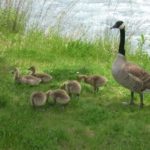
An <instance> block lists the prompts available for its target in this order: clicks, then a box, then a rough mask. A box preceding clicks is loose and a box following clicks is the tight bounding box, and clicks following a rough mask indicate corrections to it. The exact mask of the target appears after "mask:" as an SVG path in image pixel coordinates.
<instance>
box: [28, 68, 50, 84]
mask: <svg viewBox="0 0 150 150" xmlns="http://www.w3.org/2000/svg"><path fill="white" fill-rule="evenodd" d="M28 70H30V71H31V75H32V76H35V77H37V78H40V79H41V80H42V82H43V83H47V82H49V81H51V80H52V76H51V75H49V74H46V73H36V69H35V67H34V66H32V67H30V68H29V69H28Z"/></svg>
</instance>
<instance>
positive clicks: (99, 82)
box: [77, 75, 107, 92]
mask: <svg viewBox="0 0 150 150" xmlns="http://www.w3.org/2000/svg"><path fill="white" fill-rule="evenodd" d="M77 78H78V81H82V80H83V81H84V82H85V83H87V84H90V85H91V86H92V87H93V90H94V92H98V91H99V88H100V87H102V86H104V85H105V84H106V82H107V79H106V78H105V77H103V76H99V75H91V76H87V75H78V76H77Z"/></svg>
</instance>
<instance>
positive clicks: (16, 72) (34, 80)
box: [12, 68, 41, 85]
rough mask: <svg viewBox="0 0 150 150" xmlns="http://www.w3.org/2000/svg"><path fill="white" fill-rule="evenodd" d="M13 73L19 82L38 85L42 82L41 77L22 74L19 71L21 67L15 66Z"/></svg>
mask: <svg viewBox="0 0 150 150" xmlns="http://www.w3.org/2000/svg"><path fill="white" fill-rule="evenodd" d="M12 73H13V74H14V76H15V81H16V82H17V83H23V84H28V85H38V84H39V83H40V82H41V79H39V78H36V77H34V76H32V75H24V76H21V75H20V73H19V69H18V68H15V69H14V70H13V71H12Z"/></svg>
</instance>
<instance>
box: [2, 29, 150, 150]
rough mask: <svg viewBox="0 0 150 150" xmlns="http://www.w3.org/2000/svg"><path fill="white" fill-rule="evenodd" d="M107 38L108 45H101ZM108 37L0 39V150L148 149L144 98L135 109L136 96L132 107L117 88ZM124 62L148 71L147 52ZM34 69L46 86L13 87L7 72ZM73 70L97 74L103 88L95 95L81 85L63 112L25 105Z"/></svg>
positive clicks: (148, 110)
mask: <svg viewBox="0 0 150 150" xmlns="http://www.w3.org/2000/svg"><path fill="white" fill-rule="evenodd" d="M107 40H108V41H107ZM112 44H113V42H112V41H111V39H107V38H105V39H99V40H96V41H93V42H92V43H90V42H87V41H80V40H75V41H73V40H70V39H67V38H65V37H64V38H62V37H60V36H58V34H54V33H50V35H48V36H44V34H43V33H42V32H39V31H36V32H34V31H33V32H29V33H26V34H25V35H21V34H15V35H14V34H8V35H7V36H6V35H3V34H2V35H1V37H0V52H1V53H0V83H1V85H0V150H10V149H11V150H49V149H50V150H83V149H85V150H148V149H149V148H150V143H149V139H150V117H149V116H150V101H149V99H150V95H148V94H145V100H144V103H145V106H144V108H143V109H141V110H140V109H139V107H138V104H139V97H138V95H136V105H135V106H134V107H130V106H126V105H123V104H122V102H129V99H130V93H129V91H128V90H126V89H124V88H123V87H121V86H120V85H118V84H117V83H116V82H115V81H114V79H113V78H112V75H111V65H112V62H113V60H114V58H115V55H116V53H117V52H116V50H117V45H116V44H113V45H114V46H112ZM129 53H130V50H129V48H128V47H127V57H128V59H129V60H132V61H133V62H135V63H137V64H139V65H141V66H142V67H144V68H145V69H146V70H148V71H149V68H150V63H149V57H148V55H147V54H143V53H142V52H141V51H137V52H136V53H135V54H129ZM31 65H34V66H36V67H37V69H38V71H39V72H46V73H49V74H51V75H52V76H53V77H54V80H53V81H52V82H51V83H49V84H40V85H39V86H35V87H30V86H27V85H20V84H15V83H14V80H13V77H12V74H11V70H12V69H13V68H14V67H18V68H20V71H21V72H22V74H27V73H28V71H27V68H29V66H31ZM77 72H80V73H83V74H101V75H104V76H106V77H107V78H108V84H107V86H105V87H103V88H102V89H101V90H100V91H99V93H98V94H94V93H93V92H92V88H91V87H90V86H88V85H85V84H82V93H81V97H80V99H79V100H76V99H74V98H73V99H72V100H71V102H70V104H69V105H68V107H66V108H65V110H64V111H62V109H61V108H60V107H59V106H57V105H56V106H51V105H47V106H45V107H42V108H39V109H33V108H32V107H31V106H30V103H29V97H30V94H31V93H32V91H36V90H42V91H46V90H49V89H56V88H58V87H59V85H60V84H61V83H62V82H63V81H65V80H67V79H76V75H77Z"/></svg>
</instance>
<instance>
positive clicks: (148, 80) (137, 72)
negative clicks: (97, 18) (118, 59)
mask: <svg viewBox="0 0 150 150" xmlns="http://www.w3.org/2000/svg"><path fill="white" fill-rule="evenodd" d="M126 69H127V71H128V73H129V74H130V76H132V78H135V80H139V81H142V82H143V90H145V89H147V88H150V74H149V73H148V72H146V71H145V70H144V69H142V68H141V67H139V66H138V65H135V64H132V63H127V64H126Z"/></svg>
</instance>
